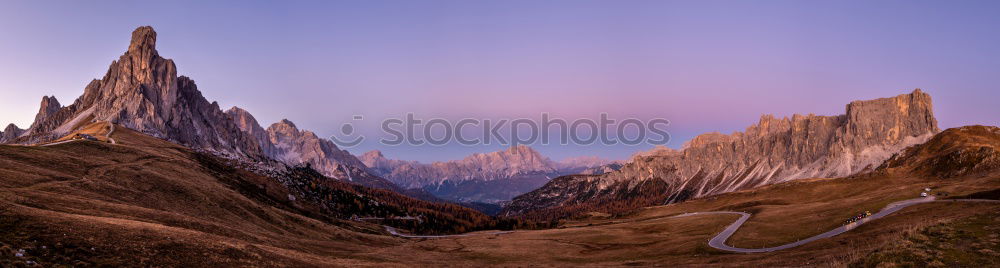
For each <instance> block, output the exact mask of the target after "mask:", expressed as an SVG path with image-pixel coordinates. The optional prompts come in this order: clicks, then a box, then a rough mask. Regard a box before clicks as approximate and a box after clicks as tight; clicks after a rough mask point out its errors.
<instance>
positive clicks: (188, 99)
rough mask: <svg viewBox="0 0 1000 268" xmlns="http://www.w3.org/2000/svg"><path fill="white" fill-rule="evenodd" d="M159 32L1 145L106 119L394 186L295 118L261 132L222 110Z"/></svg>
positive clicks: (135, 42)
mask: <svg viewBox="0 0 1000 268" xmlns="http://www.w3.org/2000/svg"><path fill="white" fill-rule="evenodd" d="M156 38H157V34H156V32H155V31H154V30H153V28H152V27H149V26H143V27H139V28H137V29H136V30H135V31H133V32H132V38H131V42H130V43H129V47H128V50H127V51H126V52H125V53H124V54H123V55H122V56H121V57H119V59H118V60H116V61H113V62H112V63H111V65H110V66H109V67H108V71H107V74H105V76H104V77H103V78H101V79H95V80H93V81H91V82H90V83H89V84H88V85H87V86H86V88H85V90H84V93H83V95H82V96H80V97H79V98H77V99H76V100H75V101H74V102H73V104H70V105H69V106H65V107H63V106H61V104H60V103H59V101H58V100H56V98H55V97H49V96H45V97H43V98H42V102H41V105H40V108H39V111H38V114H37V115H36V116H35V121H34V123H32V125H31V127H29V128H28V129H27V130H20V129H18V128H17V127H16V126H13V125H11V126H9V127H8V128H7V130H5V131H4V132H3V134H0V138H2V139H0V142H4V143H19V144H34V143H41V142H46V141H51V140H55V139H57V138H59V137H62V136H64V135H66V134H68V133H71V132H73V131H74V130H76V129H78V128H79V127H82V126H84V125H86V124H88V123H91V122H95V121H107V122H112V123H115V124H119V125H121V126H124V127H127V128H130V129H133V130H137V131H140V132H142V133H145V134H148V135H150V136H154V137H157V138H162V139H166V140H169V141H171V142H175V143H178V144H181V145H185V146H187V147H190V148H193V149H197V150H203V151H209V152H212V153H215V154H218V155H222V156H226V157H227V158H234V159H244V160H247V161H260V160H264V159H267V158H269V159H275V160H279V161H282V162H284V163H286V164H289V165H299V164H308V165H310V166H312V168H314V169H317V170H319V171H320V172H322V173H323V174H324V175H327V176H330V177H333V178H336V179H343V180H350V181H353V180H355V179H358V182H359V183H361V184H364V185H367V186H372V187H379V188H390V189H396V187H395V186H394V185H392V183H390V182H388V181H386V180H384V179H381V178H378V177H377V176H373V175H371V174H368V173H367V168H366V167H365V166H364V164H362V163H361V161H359V160H358V159H357V158H355V157H354V156H353V155H351V154H350V153H348V152H347V151H343V150H340V149H339V148H337V146H336V145H334V144H333V143H332V142H330V141H329V140H325V139H320V138H319V137H317V136H316V135H315V134H314V133H312V132H309V131H302V130H299V129H298V128H296V127H295V125H294V124H292V123H291V122H290V121H287V120H285V121H282V122H279V123H276V124H274V125H272V126H271V127H270V128H268V130H264V129H263V128H261V127H260V125H258V124H257V121H256V120H255V119H254V118H253V116H252V115H250V113H249V112H247V111H245V110H243V109H239V108H234V109H230V110H229V111H227V112H223V111H222V110H221V109H220V108H219V105H218V103H217V102H209V101H208V100H206V99H205V97H204V96H202V94H201V91H199V90H198V87H197V85H196V84H195V82H194V80H191V79H190V78H188V77H185V76H178V75H177V68H176V66H175V64H174V62H173V60H170V59H166V58H163V57H160V55H159V53H158V52H157V51H156Z"/></svg>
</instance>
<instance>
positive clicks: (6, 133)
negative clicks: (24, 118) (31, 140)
mask: <svg viewBox="0 0 1000 268" xmlns="http://www.w3.org/2000/svg"><path fill="white" fill-rule="evenodd" d="M22 134H24V130H23V129H21V128H19V127H17V125H14V124H10V125H7V127H6V128H4V129H3V131H2V132H0V143H5V142H7V141H11V140H14V139H17V137H20V136H21V135H22Z"/></svg>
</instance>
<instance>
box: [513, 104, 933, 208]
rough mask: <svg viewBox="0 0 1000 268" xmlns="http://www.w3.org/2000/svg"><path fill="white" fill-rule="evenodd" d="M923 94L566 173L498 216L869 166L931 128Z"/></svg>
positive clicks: (770, 122)
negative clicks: (614, 167) (660, 188)
mask: <svg viewBox="0 0 1000 268" xmlns="http://www.w3.org/2000/svg"><path fill="white" fill-rule="evenodd" d="M939 131H940V130H939V129H938V127H937V121H936V120H935V119H934V116H933V111H932V105H931V97H930V96H929V95H928V94H926V93H924V92H922V91H921V90H919V89H917V90H914V91H913V92H912V93H910V94H903V95H899V96H896V97H892V98H882V99H875V100H868V101H854V102H851V103H850V104H848V105H847V106H846V113H845V114H843V115H838V116H816V115H812V114H810V115H797V114H796V115H794V116H792V117H791V118H781V119H779V118H775V117H774V116H772V115H764V116H762V117H761V118H760V121H759V122H758V123H757V124H754V125H752V126H750V127H748V128H747V129H746V131H744V132H736V133H733V134H731V135H724V134H720V133H707V134H702V135H699V136H697V137H695V138H694V139H692V140H691V141H689V142H688V143H687V144H686V145H685V146H684V148H682V149H681V150H676V151H675V150H656V151H655V152H650V153H645V154H637V155H636V157H635V158H633V159H632V160H631V161H630V162H629V163H628V164H626V165H624V166H623V167H622V168H621V169H620V170H618V171H615V172H610V173H607V174H603V175H600V176H573V177H572V178H569V179H564V180H561V181H560V183H559V184H558V185H555V184H553V185H546V186H543V187H542V188H539V189H537V190H535V191H533V192H530V193H527V194H524V195H522V196H519V197H517V198H515V199H514V200H513V201H512V202H511V204H510V205H509V206H507V207H506V208H505V212H504V214H506V215H516V214H521V213H524V212H527V211H531V210H539V209H546V208H552V207H558V206H563V205H572V204H580V203H585V202H588V201H590V200H595V199H599V198H601V197H604V196H617V195H618V194H617V193H616V192H617V191H622V190H623V189H624V190H629V189H632V188H635V187H637V186H638V185H641V184H643V182H645V181H648V180H661V181H663V182H665V183H666V185H667V191H666V192H664V193H663V194H662V195H663V199H662V201H663V203H671V202H678V201H683V200H686V199H690V198H697V197H703V196H708V195H714V194H719V193H725V192H732V191H737V190H741V189H748V188H753V187H757V186H761V185H767V184H773V183H778V182H783V181H788V180H794V179H801V178H811V177H842V176H848V175H852V174H856V173H858V172H862V171H868V170H872V169H874V168H875V167H877V166H879V165H880V164H881V163H882V162H883V161H884V160H886V159H888V158H889V157H890V156H892V154H894V153H896V152H899V151H901V150H902V149H904V148H906V147H907V146H910V145H914V144H919V143H922V142H924V141H926V140H927V139H929V138H930V137H931V136H932V135H933V134H934V133H937V132H939Z"/></svg>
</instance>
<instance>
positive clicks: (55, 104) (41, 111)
mask: <svg viewBox="0 0 1000 268" xmlns="http://www.w3.org/2000/svg"><path fill="white" fill-rule="evenodd" d="M39 106H40V107H39V108H38V114H36V115H35V121H34V122H35V124H37V123H38V122H44V121H45V120H46V119H48V118H49V117H50V116H52V115H54V114H55V113H57V112H59V110H61V109H62V105H60V104H59V100H57V99H56V97H55V96H51V97H50V96H42V103H41V105H39ZM35 127H36V126H35V125H34V124H32V125H31V127H29V128H35Z"/></svg>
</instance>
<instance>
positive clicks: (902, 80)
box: [0, 1, 1000, 161]
mask: <svg viewBox="0 0 1000 268" xmlns="http://www.w3.org/2000/svg"><path fill="white" fill-rule="evenodd" d="M997 14H1000V2H997V1H947V2H946V1H836V2H816V1H689V2H680V1H318V2H307V1H292V2H277V1H262V2H249V1H234V2H224V1H189V2H174V1H171V2H162V3H160V2H135V1H99V2H83V1H65V2H48V1H16V2H7V3H4V4H3V7H2V8H0V38H2V40H3V41H0V96H2V97H0V123H2V124H4V125H6V123H11V122H13V123H16V124H17V125H19V126H21V127H22V128H25V127H27V126H28V125H30V122H31V120H32V119H33V117H34V115H35V112H36V111H37V109H38V103H39V101H40V100H41V97H42V96H43V95H55V96H56V97H57V98H58V99H59V100H60V101H61V102H62V103H63V104H64V105H66V104H70V103H71V102H72V101H73V100H74V99H75V98H76V97H78V96H79V95H80V94H82V92H83V88H84V86H85V85H86V84H87V83H88V82H89V81H90V80H91V79H94V78H100V77H102V76H103V75H104V73H105V71H106V70H107V67H108V64H110V62H111V61H112V60H115V59H117V57H118V56H119V55H120V54H122V53H123V52H124V51H125V50H126V48H127V45H128V41H129V37H130V32H131V31H132V30H133V29H134V28H135V27H137V26H140V25H151V26H153V27H154V28H155V29H156V30H157V32H158V33H159V38H158V41H157V48H158V50H159V52H160V55H162V56H164V57H166V58H172V59H174V60H175V62H176V63H177V67H178V69H179V73H180V74H183V75H186V76H189V77H191V78H193V79H194V80H195V81H196V82H197V83H198V87H199V88H200V89H201V90H202V92H203V93H204V95H205V96H206V97H207V98H208V99H209V100H216V101H218V102H219V103H220V104H221V105H222V106H223V107H229V106H234V105H236V106H240V107H243V108H245V109H247V110H249V111H250V112H252V113H253V114H254V115H255V116H256V117H257V119H258V120H259V121H261V123H262V124H264V125H265V127H266V126H267V125H268V124H270V123H272V122H276V121H278V120H280V119H282V118H288V119H290V120H292V121H294V122H296V124H297V125H298V126H299V127H301V128H304V129H310V130H313V131H315V132H317V133H318V134H320V135H321V136H328V135H332V134H335V133H337V132H338V131H339V129H340V127H341V125H342V124H343V123H346V122H351V116H352V115H355V114H361V115H364V116H365V117H366V120H365V121H364V122H362V123H361V124H356V128H357V129H359V130H360V131H361V132H362V133H376V131H377V130H378V128H379V127H378V126H379V124H378V122H379V120H380V119H382V118H386V117H400V116H403V115H405V114H406V113H408V112H412V113H416V114H417V115H418V116H421V117H443V118H452V119H458V118H465V117H476V118H518V117H529V118H535V117H538V115H539V113H541V112H548V113H551V114H552V115H554V116H558V117H563V118H567V119H576V118H595V117H596V116H597V115H598V114H599V113H602V112H606V113H609V114H610V115H611V116H612V117H616V118H625V117H636V118H640V119H648V118H655V117H661V118H666V119H669V120H671V121H672V122H671V125H670V127H668V130H669V131H670V133H671V134H672V135H673V138H674V139H673V141H672V142H671V143H670V144H669V146H670V147H679V146H680V145H681V144H682V143H683V142H684V141H686V140H688V139H690V138H691V137H693V136H694V135H696V134H698V133H702V132H708V131H720V132H723V133H729V132H732V131H737V130H743V129H744V128H745V127H746V126H748V125H750V124H753V123H755V122H756V121H757V119H758V118H759V117H760V115H761V114H775V115H778V116H790V115H792V114H793V113H803V114H805V113H815V114H822V115H834V114H841V113H843V112H844V105H846V104H847V103H848V102H850V101H852V100H859V99H872V98H878V97H889V96H895V95H898V94H903V93H908V92H910V91H912V90H913V89H914V88H922V89H924V90H925V91H927V92H928V93H930V94H931V96H932V97H933V98H934V105H935V107H934V108H935V113H936V116H937V118H938V120H939V122H940V126H941V127H942V128H948V127H955V126H961V125H968V124H987V125H998V124H1000V121H998V120H1000V104H998V103H997V102H998V100H1000V88H998V85H1000V16H997ZM535 147H536V149H538V150H539V151H541V152H542V153H543V154H545V155H548V156H550V157H552V158H553V159H557V160H558V159H563V158H567V157H572V156H579V155H597V156H602V157H606V158H612V159H624V158H626V157H628V156H629V155H631V154H632V153H634V152H636V151H639V150H646V149H648V148H650V147H651V146H625V145H617V146H603V145H594V146H575V145H571V146H560V145H549V146H535ZM370 149H380V150H382V151H383V152H384V153H385V154H386V155H387V156H388V157H391V158H400V159H411V160H421V161H433V160H448V159H457V158H461V157H464V156H465V155H468V154H470V153H473V152H486V151H492V150H496V149H499V147H498V146H474V147H466V146H459V145H454V146H452V145H448V146H441V147H434V146H426V145H425V146H420V147H413V146H397V147H385V146H380V145H379V144H378V143H377V142H366V143H365V144H363V145H362V146H359V147H356V148H351V149H350V151H351V152H352V153H356V154H360V153H363V152H364V151H367V150H370Z"/></svg>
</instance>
